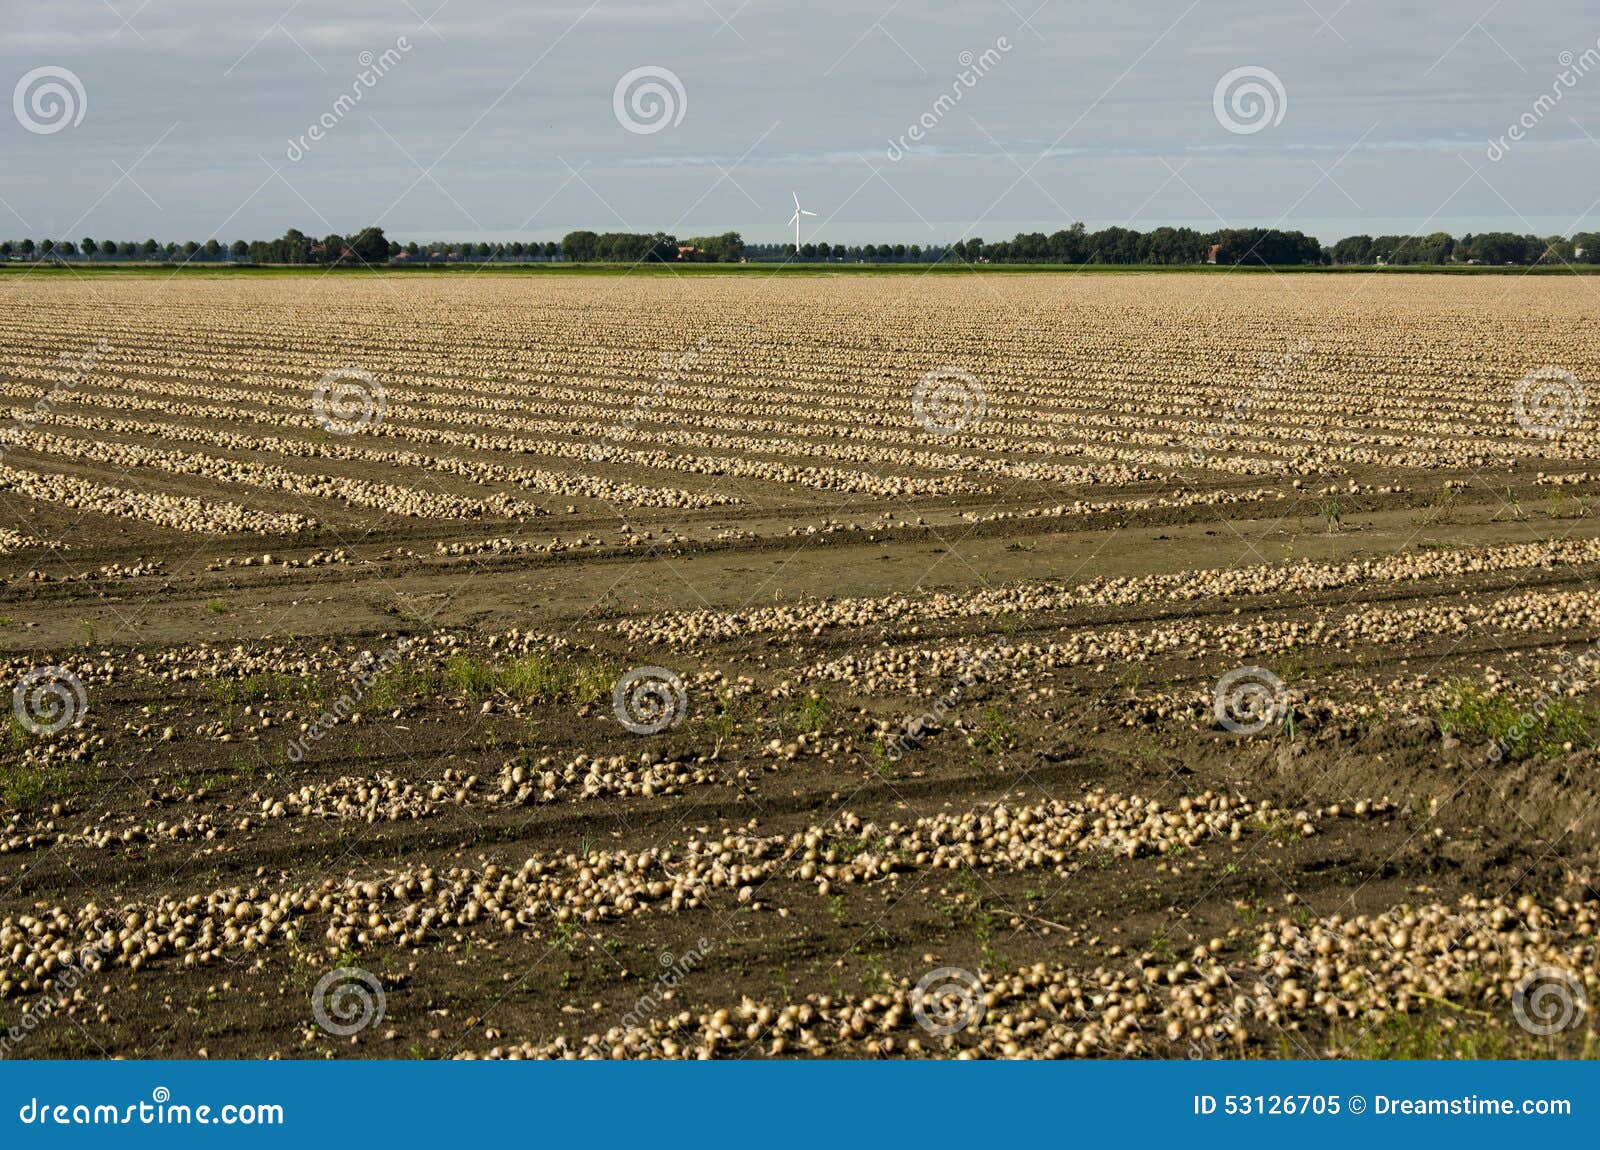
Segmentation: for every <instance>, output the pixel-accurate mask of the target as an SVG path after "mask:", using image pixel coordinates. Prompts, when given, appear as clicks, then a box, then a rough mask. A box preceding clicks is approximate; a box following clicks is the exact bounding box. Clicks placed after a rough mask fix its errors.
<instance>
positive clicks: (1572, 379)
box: [1511, 367, 1588, 439]
mask: <svg viewBox="0 0 1600 1150" xmlns="http://www.w3.org/2000/svg"><path fill="white" fill-rule="evenodd" d="M1587 405H1588V397H1587V396H1586V395H1585V393H1584V389H1583V384H1582V383H1581V382H1580V381H1579V379H1578V377H1577V376H1575V375H1573V374H1572V373H1571V372H1570V371H1563V370H1561V369H1560V368H1559V367H1538V368H1534V370H1532V371H1530V372H1529V373H1528V374H1527V375H1525V376H1523V377H1522V378H1521V379H1520V380H1518V381H1517V391H1516V394H1515V395H1514V396H1512V399H1511V418H1513V419H1515V420H1516V421H1517V424H1518V425H1519V426H1520V427H1522V428H1523V429H1524V430H1525V431H1531V432H1533V433H1534V434H1535V435H1542V436H1544V437H1545V438H1547V439H1548V438H1553V437H1555V436H1557V435H1560V434H1561V433H1562V432H1563V431H1567V430H1570V429H1571V428H1574V427H1576V426H1577V425H1578V424H1579V423H1580V422H1581V421H1582V419H1583V412H1584V409H1585V407H1586V406H1587Z"/></svg>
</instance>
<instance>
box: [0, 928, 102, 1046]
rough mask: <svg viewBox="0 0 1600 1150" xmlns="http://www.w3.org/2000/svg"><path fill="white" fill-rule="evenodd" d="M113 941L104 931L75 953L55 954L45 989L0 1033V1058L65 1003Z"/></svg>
mask: <svg viewBox="0 0 1600 1150" xmlns="http://www.w3.org/2000/svg"><path fill="white" fill-rule="evenodd" d="M115 945H116V944H115V942H114V941H113V939H112V938H111V936H110V935H107V936H106V937H104V938H102V939H101V940H100V941H99V942H97V943H94V944H93V945H91V946H85V947H84V948H83V949H81V950H79V951H78V952H77V953H76V954H73V952H72V951H70V950H67V951H63V952H61V954H58V955H57V957H56V961H57V966H56V969H55V971H54V973H53V974H52V975H51V986H50V989H49V991H48V992H47V993H46V994H45V995H44V997H43V998H41V999H40V1000H39V1001H38V1002H31V1003H29V1004H28V1005H27V1006H26V1007H24V1008H23V1010H22V1017H21V1018H20V1019H18V1020H17V1021H16V1022H14V1023H12V1024H11V1025H10V1026H9V1027H7V1028H6V1031H5V1033H4V1034H0V1058H6V1057H9V1056H10V1054H11V1052H12V1051H13V1050H15V1049H16V1047H17V1046H18V1045H19V1044H20V1043H22V1042H23V1041H24V1040H25V1039H26V1038H28V1037H29V1036H30V1035H31V1034H32V1033H33V1032H34V1031H35V1030H37V1029H39V1027H41V1026H43V1025H44V1024H45V1022H46V1021H48V1020H49V1019H50V1017H51V1016H52V1015H54V1014H55V1013H56V1012H57V1011H58V1010H60V1009H61V1008H62V1007H64V1006H66V1005H67V1003H68V1002H69V1001H70V1000H71V998H72V992H73V991H75V990H77V989H78V987H79V986H81V985H82V984H83V982H84V981H85V980H86V979H87V978H88V977H89V975H91V974H92V973H94V971H95V970H97V969H98V968H99V966H100V964H101V963H103V962H104V961H105V960H106V958H108V957H109V956H110V954H111V952H112V951H113V950H114V949H115Z"/></svg>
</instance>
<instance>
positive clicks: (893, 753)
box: [884, 643, 1001, 763]
mask: <svg viewBox="0 0 1600 1150" xmlns="http://www.w3.org/2000/svg"><path fill="white" fill-rule="evenodd" d="M1000 647H1001V645H1000V644H999V643H996V644H995V645H994V646H992V647H990V648H989V649H988V650H986V651H983V652H982V653H981V654H979V655H978V656H976V657H975V658H974V659H972V660H971V661H970V662H968V663H967V664H966V665H965V667H964V669H963V670H962V672H961V674H959V675H957V676H956V681H955V684H954V685H953V686H952V687H951V688H950V689H949V690H948V691H946V692H945V693H944V694H942V695H940V696H939V697H938V698H937V699H935V700H934V702H933V706H932V707H930V708H929V709H928V710H926V711H924V712H922V714H920V715H916V716H913V717H912V718H910V719H908V720H906V723H905V726H904V727H903V728H902V729H901V732H900V737H899V738H897V739H895V741H894V742H893V743H891V744H889V747H888V748H887V750H885V752H884V754H886V755H887V756H888V759H889V761H890V762H891V763H898V762H899V761H900V760H901V759H903V758H904V757H905V756H906V754H907V752H909V751H914V750H916V749H917V748H918V747H920V746H921V745H922V741H923V740H924V739H926V738H927V737H928V735H929V734H930V733H932V732H933V730H934V729H936V728H937V727H938V726H939V725H940V724H941V723H942V722H943V720H944V717H945V716H946V715H948V714H949V713H950V712H951V711H953V710H955V708H956V707H958V706H960V704H961V700H962V699H963V698H965V697H966V694H967V692H968V691H969V690H971V689H972V687H973V685H974V684H975V683H978V682H980V681H981V680H982V678H983V675H984V672H986V671H987V670H988V669H989V664H991V663H993V662H994V661H995V660H996V659H998V658H999V657H1000Z"/></svg>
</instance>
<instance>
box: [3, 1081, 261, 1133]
mask: <svg viewBox="0 0 1600 1150" xmlns="http://www.w3.org/2000/svg"><path fill="white" fill-rule="evenodd" d="M17 1120H18V1121H19V1122H21V1123H22V1124H23V1125H24V1126H282V1125H283V1124H284V1113H283V1106H282V1105H281V1104H279V1103H276V1102H262V1103H257V1102H226V1103H223V1104H221V1105H219V1106H213V1105H209V1104H201V1105H198V1106H196V1105H194V1104H192V1103H188V1102H173V1101H172V1091H170V1090H168V1089H167V1088H166V1087H165V1086H157V1087H156V1088H155V1089H154V1090H152V1091H151V1092H150V1100H149V1101H148V1102H145V1101H139V1102H130V1103H129V1104H128V1105H126V1106H117V1105H113V1104H111V1103H107V1102H94V1103H87V1102H76V1103H73V1102H54V1103H52V1102H51V1101H49V1100H48V1099H47V1100H45V1101H40V1100H39V1098H37V1097H32V1098H29V1099H28V1101H26V1102H24V1103H23V1104H22V1106H21V1107H20V1108H19V1109H18V1110H17Z"/></svg>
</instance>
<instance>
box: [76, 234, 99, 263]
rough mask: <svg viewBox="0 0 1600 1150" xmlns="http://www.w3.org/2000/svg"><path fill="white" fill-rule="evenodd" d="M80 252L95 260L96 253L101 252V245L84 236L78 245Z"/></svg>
mask: <svg viewBox="0 0 1600 1150" xmlns="http://www.w3.org/2000/svg"><path fill="white" fill-rule="evenodd" d="M78 250H79V251H81V252H82V253H83V254H84V256H85V257H86V258H88V259H94V253H95V252H97V251H99V250H100V245H99V244H97V243H95V242H94V241H93V240H92V239H90V238H89V237H88V236H84V237H83V239H82V240H81V241H80V242H79V244H78Z"/></svg>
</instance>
